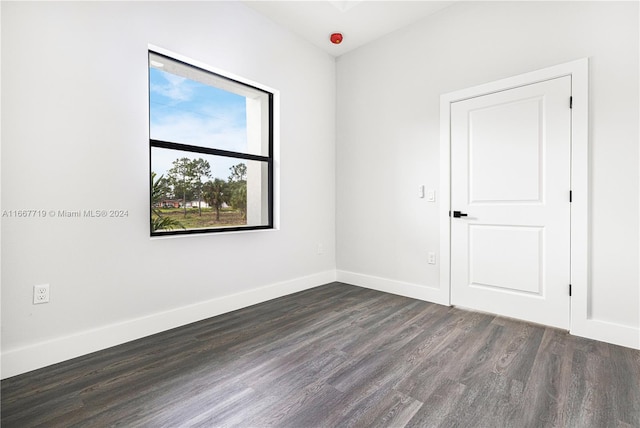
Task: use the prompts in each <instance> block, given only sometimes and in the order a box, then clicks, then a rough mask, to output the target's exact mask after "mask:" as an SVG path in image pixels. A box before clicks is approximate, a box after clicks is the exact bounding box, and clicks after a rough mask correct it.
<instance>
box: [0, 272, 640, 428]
mask: <svg viewBox="0 0 640 428" xmlns="http://www.w3.org/2000/svg"><path fill="white" fill-rule="evenodd" d="M1 401H2V427H3V428H10V427H20V428H24V427H36V426H43V427H104V426H124V427H227V426H228V427H232V426H237V427H267V426H276V427H518V428H524V427H580V428H586V427H598V428H602V427H640V351H636V350H632V349H628V348H623V347H619V346H614V345H609V344H606V343H602V342H596V341H592V340H587V339H582V338H579V337H575V336H570V335H568V334H567V333H566V332H563V331H560V330H556V329H552V328H545V327H541V326H537V325H531V324H527V323H524V322H519V321H514V320H510V319H505V318H500V317H495V316H491V315H485V314H478V313H473V312H466V311H462V310H459V309H456V308H449V307H445V306H439V305H435V304H431V303H426V302H421V301H416V300H412V299H409V298H405V297H399V296H395V295H391V294H386V293H381V292H377V291H373V290H368V289H364V288H359V287H354V286H350V285H345V284H340V283H333V284H328V285H326V286H322V287H318V288H315V289H312V290H308V291H304V292H301V293H297V294H293V295H290V296H286V297H283V298H280V299H276V300H272V301H269V302H266V303H262V304H259V305H256V306H252V307H249V308H245V309H242V310H239V311H235V312H232V313H229V314H225V315H222V316H218V317H215V318H211V319H208V320H205V321H201V322H198V323H194V324H191V325H188V326H185V327H181V328H177V329H174V330H171V331H167V332H164V333H161V334H157V335H154V336H150V337H147V338H144V339H141V340H137V341H134V342H130V343H127V344H124V345H121V346H117V347H114V348H110V349H107V350H104V351H101V352H97V353H94V354H91V355H87V356H83V357H80V358H76V359H74V360H70V361H67V362H64V363H61V364H57V365H55V366H51V367H48V368H45V369H41V370H37V371H33V372H30V373H26V374H23V375H20V376H15V377H13V378H9V379H5V380H3V381H2V396H1Z"/></svg>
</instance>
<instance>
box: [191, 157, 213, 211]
mask: <svg viewBox="0 0 640 428" xmlns="http://www.w3.org/2000/svg"><path fill="white" fill-rule="evenodd" d="M189 173H190V175H191V184H192V189H193V191H194V192H195V195H196V197H197V198H198V215H202V207H201V206H200V202H201V201H202V186H203V182H202V180H203V178H210V177H211V166H210V165H209V162H208V161H206V160H204V159H202V158H198V159H194V160H192V161H191V163H190V164H189Z"/></svg>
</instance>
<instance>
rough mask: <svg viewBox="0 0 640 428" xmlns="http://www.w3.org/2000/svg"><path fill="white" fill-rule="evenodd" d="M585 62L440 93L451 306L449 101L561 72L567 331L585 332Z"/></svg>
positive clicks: (444, 263)
mask: <svg viewBox="0 0 640 428" xmlns="http://www.w3.org/2000/svg"><path fill="white" fill-rule="evenodd" d="M588 73H589V61H588V59H587V58H582V59H578V60H575V61H571V62H568V63H564V64H559V65H555V66H552V67H548V68H544V69H541V70H536V71H532V72H529V73H525V74H521V75H518V76H514V77H509V78H506V79H501V80H498V81H495V82H490V83H486V84H483V85H479V86H474V87H471V88H466V89H462V90H459V91H455V92H450V93H447V94H443V95H442V96H441V97H440V208H439V209H440V216H439V217H440V289H441V293H442V294H441V296H440V299H439V300H440V302H439V303H444V304H447V305H451V219H450V217H449V210H451V209H452V208H451V115H450V112H451V103H453V102H456V101H461V100H465V99H469V98H474V97H478V96H482V95H487V94H491V93H495V92H499V91H504V90H508V89H513V88H517V87H519V86H523V85H528V84H532V83H538V82H542V81H545V80H549V79H554V78H557V77H562V76H571V93H572V97H573V103H572V104H573V105H572V111H571V190H572V195H573V200H572V203H571V262H570V263H571V267H570V271H571V292H572V293H571V316H570V325H571V327H570V331H571V332H572V333H574V334H579V335H584V334H585V333H586V331H587V328H588V325H587V324H588V323H587V321H588V319H589V318H590V315H591V314H590V312H591V311H590V308H589V304H588V302H589V300H590V299H589V275H588V255H589V254H588V253H589V252H588V248H589V219H588V206H589V200H588V197H589V168H588V167H589V149H588V147H589V144H588V141H589V137H588V115H589V109H588V106H589V102H588V101H589V100H588V89H589V83H588V81H589V79H588Z"/></svg>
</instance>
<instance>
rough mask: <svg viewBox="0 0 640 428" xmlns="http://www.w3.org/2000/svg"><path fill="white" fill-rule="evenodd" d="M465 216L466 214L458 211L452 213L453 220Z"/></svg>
mask: <svg viewBox="0 0 640 428" xmlns="http://www.w3.org/2000/svg"><path fill="white" fill-rule="evenodd" d="M467 215H468V214H466V213H463V212H460V211H454V212H453V216H454V217H455V218H460V217H466V216H467Z"/></svg>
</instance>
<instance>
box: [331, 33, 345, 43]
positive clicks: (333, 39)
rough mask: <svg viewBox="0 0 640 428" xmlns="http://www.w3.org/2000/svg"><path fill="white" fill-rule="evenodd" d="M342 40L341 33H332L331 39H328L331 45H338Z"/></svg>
mask: <svg viewBox="0 0 640 428" xmlns="http://www.w3.org/2000/svg"><path fill="white" fill-rule="evenodd" d="M342 39H343V37H342V33H333V34H332V35H331V37H329V40H331V43H333V44H334V45H339V44H340V43H342Z"/></svg>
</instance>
